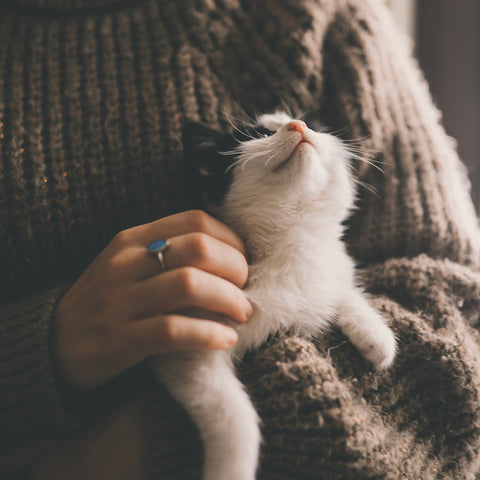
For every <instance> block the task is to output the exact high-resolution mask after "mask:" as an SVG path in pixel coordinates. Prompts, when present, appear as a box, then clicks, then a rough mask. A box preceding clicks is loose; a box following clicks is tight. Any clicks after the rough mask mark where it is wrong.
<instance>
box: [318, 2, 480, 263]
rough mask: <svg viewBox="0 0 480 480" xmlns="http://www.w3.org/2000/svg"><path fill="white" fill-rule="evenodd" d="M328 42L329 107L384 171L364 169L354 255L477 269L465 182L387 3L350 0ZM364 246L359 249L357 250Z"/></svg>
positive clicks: (476, 240) (479, 241)
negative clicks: (445, 261) (419, 258)
mask: <svg viewBox="0 0 480 480" xmlns="http://www.w3.org/2000/svg"><path fill="white" fill-rule="evenodd" d="M345 3H346V4H347V5H348V8H344V9H342V10H341V12H340V13H339V14H338V16H337V19H336V24H335V26H334V27H332V28H331V29H330V31H329V34H328V35H327V37H326V40H325V54H326V58H325V62H324V64H325V78H326V82H325V84H326V88H327V91H326V92H325V99H326V102H327V106H326V108H327V110H328V112H329V114H331V116H332V118H335V122H336V125H333V126H334V127H336V128H343V127H345V125H349V126H350V128H351V129H350V130H349V132H348V135H349V137H351V138H354V139H364V141H363V142H362V145H364V146H366V147H367V148H368V149H371V150H372V151H373V152H375V159H376V160H377V161H379V162H380V163H379V165H378V166H379V167H380V169H381V170H382V171H379V170H377V169H375V168H373V166H371V165H368V164H363V163H362V164H361V165H358V168H357V172H358V175H359V176H360V177H361V180H362V181H363V182H365V183H368V184H369V185H371V186H373V187H374V189H375V193H372V192H369V191H367V190H366V189H360V192H359V194H360V205H361V207H362V208H361V209H359V211H358V212H356V214H355V216H354V217H353V221H352V238H355V239H356V241H355V242H353V243H354V245H352V248H353V249H354V251H355V255H356V256H357V257H358V258H361V259H362V260H364V261H367V262H369V261H380V260H382V259H385V258H389V257H392V256H404V255H408V256H412V255H418V254H419V253H422V252H423V253H427V254H429V255H430V256H432V257H435V258H444V257H448V258H450V259H451V260H454V261H458V262H460V263H463V264H469V265H472V266H475V265H476V266H478V265H479V263H480V235H479V231H478V227H477V220H476V217H475V212H474V209H473V206H472V203H471V200H470V198H469V195H468V182H467V180H466V176H465V174H464V172H463V171H462V170H463V168H462V166H461V164H460V162H459V160H458V156H457V154H456V152H455V148H454V145H453V143H452V142H451V140H450V139H449V138H448V136H447V135H446V134H445V131H444V129H443V127H442V125H441V123H440V114H439V112H438V111H437V109H436V108H435V107H434V105H433V102H432V100H431V98H430V95H429V92H428V87H427V85H426V82H425V81H424V79H423V76H422V74H421V72H420V70H419V68H418V66H417V65H416V64H415V62H414V60H412V58H411V53H410V49H409V45H408V43H407V39H406V38H402V37H401V36H400V34H399V33H398V32H397V30H396V28H395V25H394V24H393V22H392V21H391V18H390V15H389V13H388V11H387V9H386V7H385V6H384V5H382V3H383V2H379V1H377V0H368V1H364V0H347V1H346V2H345ZM357 239H359V240H360V241H357Z"/></svg>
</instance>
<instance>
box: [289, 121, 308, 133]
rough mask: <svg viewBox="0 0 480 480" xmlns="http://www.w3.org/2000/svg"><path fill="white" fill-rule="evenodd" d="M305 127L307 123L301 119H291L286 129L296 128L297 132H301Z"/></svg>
mask: <svg viewBox="0 0 480 480" xmlns="http://www.w3.org/2000/svg"><path fill="white" fill-rule="evenodd" d="M306 128H307V125H306V124H305V122H302V121H301V120H292V121H291V122H290V123H289V124H288V127H287V129H288V131H293V130H296V131H297V132H299V133H303V132H304V131H305V129H306Z"/></svg>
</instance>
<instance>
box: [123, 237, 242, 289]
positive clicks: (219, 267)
mask: <svg viewBox="0 0 480 480" xmlns="http://www.w3.org/2000/svg"><path fill="white" fill-rule="evenodd" d="M169 242H170V247H169V248H168V250H167V251H166V252H165V253H164V254H163V258H164V262H165V266H166V269H167V270H174V269H176V268H182V267H187V266H192V267H195V268H198V269H200V270H204V271H205V272H208V273H211V274H213V275H216V276H218V277H221V278H224V279H225V280H228V281H229V282H232V283H233V284H235V285H236V286H237V287H240V288H242V287H244V286H245V283H246V282H247V277H248V264H247V261H246V259H245V257H244V256H243V255H242V254H241V253H240V252H239V251H238V250H237V249H236V248H234V247H232V246H230V245H228V244H226V243H224V242H221V241H220V240H217V239H216V238H214V237H211V236H209V235H207V234H205V233H187V234H186V235H180V236H177V237H173V238H170V239H169ZM126 255H128V256H129V259H125V262H127V261H129V262H130V263H131V267H130V268H131V269H132V270H133V272H132V273H131V275H132V276H133V277H135V278H136V279H137V280H144V279H146V278H150V277H153V276H155V275H157V274H158V273H160V269H159V264H158V260H157V258H156V257H155V255H151V254H148V253H147V252H146V251H145V248H135V249H134V251H131V252H128V253H126Z"/></svg>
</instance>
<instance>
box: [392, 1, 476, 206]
mask: <svg viewBox="0 0 480 480" xmlns="http://www.w3.org/2000/svg"><path fill="white" fill-rule="evenodd" d="M387 3H388V4H389V5H390V7H391V8H392V11H393V14H394V16H395V18H396V20H397V23H398V25H399V27H400V28H401V29H402V30H403V31H404V32H405V33H406V34H407V35H409V36H410V38H411V39H412V41H413V42H414V52H415V55H416V57H417V59H418V61H419V63H420V66H421V68H422V69H423V71H424V73H425V76H426V78H427V81H428V83H429V85H430V91H431V93H432V96H433V99H434V101H435V103H436V105H437V107H438V108H439V109H440V110H441V111H442V112H443V125H444V127H445V129H446V131H447V133H448V134H449V135H450V136H452V137H454V138H455V139H456V140H457V143H458V153H459V155H460V157H461V159H462V160H463V162H464V163H465V165H466V166H467V170H468V173H469V176H470V181H471V183H472V197H473V200H474V203H475V206H476V208H477V213H480V135H479V133H480V1H479V0H387Z"/></svg>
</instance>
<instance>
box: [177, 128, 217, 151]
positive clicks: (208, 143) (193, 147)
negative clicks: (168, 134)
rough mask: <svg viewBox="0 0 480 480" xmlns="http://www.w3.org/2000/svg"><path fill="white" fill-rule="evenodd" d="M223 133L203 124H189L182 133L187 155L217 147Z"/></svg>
mask: <svg viewBox="0 0 480 480" xmlns="http://www.w3.org/2000/svg"><path fill="white" fill-rule="evenodd" d="M221 136H222V132H220V131H218V130H215V129H214V128H211V127H209V126H208V125H205V124H203V123H199V122H189V123H187V124H186V125H185V127H184V128H183V132H182V141H183V149H184V151H185V153H186V154H188V153H191V152H198V151H199V150H207V149H209V148H212V147H214V146H215V142H216V140H217V139H218V138H219V137H221Z"/></svg>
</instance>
